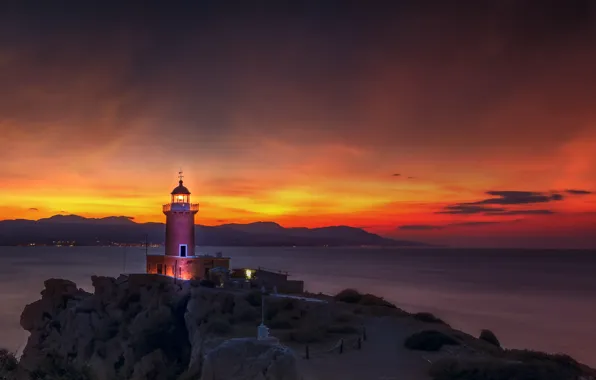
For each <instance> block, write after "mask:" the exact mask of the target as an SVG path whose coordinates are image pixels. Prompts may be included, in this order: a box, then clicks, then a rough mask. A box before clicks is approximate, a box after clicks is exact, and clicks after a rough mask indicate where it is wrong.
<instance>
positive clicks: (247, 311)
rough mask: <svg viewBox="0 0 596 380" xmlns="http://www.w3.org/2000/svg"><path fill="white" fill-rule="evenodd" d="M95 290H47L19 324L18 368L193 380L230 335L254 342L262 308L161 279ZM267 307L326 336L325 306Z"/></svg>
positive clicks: (98, 281)
mask: <svg viewBox="0 0 596 380" xmlns="http://www.w3.org/2000/svg"><path fill="white" fill-rule="evenodd" d="M92 284H93V287H94V293H93V294H90V293H86V292H84V291H82V290H80V289H78V288H77V286H76V284H75V283H73V282H71V281H66V280H57V279H51V280H48V281H46V282H45V289H44V291H43V292H42V298H41V299H40V300H38V301H36V302H34V303H32V304H30V305H28V306H27V307H26V308H25V310H24V311H23V313H22V316H21V325H22V326H23V328H24V329H26V330H27V331H29V332H30V336H29V340H28V342H27V346H26V347H25V349H24V351H23V355H22V358H21V364H22V368H24V369H25V370H27V371H32V370H33V369H35V368H36V367H38V366H39V365H40V363H42V362H43V361H44V360H45V358H47V356H48V354H50V353H51V354H52V355H56V357H60V358H64V361H65V363H66V364H68V365H70V366H72V367H73V368H75V369H76V368H79V369H81V368H84V367H86V366H88V367H89V369H90V370H91V372H93V373H94V377H95V379H97V380H113V379H130V378H131V377H133V376H136V377H137V378H142V377H143V376H145V377H151V376H153V373H154V372H155V371H158V369H160V368H165V369H167V372H164V373H161V375H160V380H161V379H163V380H170V379H178V378H180V376H181V375H183V376H184V378H185V379H196V378H198V376H199V375H200V374H201V372H202V370H203V360H204V358H205V355H206V354H207V355H209V353H210V352H211V350H213V349H214V348H216V347H218V346H219V345H220V344H221V343H222V341H224V340H225V339H226V338H227V337H229V336H230V335H233V334H236V333H238V332H241V333H242V334H247V333H248V332H249V331H250V335H252V336H254V335H256V322H257V321H258V320H259V319H260V318H259V317H260V315H261V306H260V304H259V305H253V304H251V303H250V302H249V301H248V300H247V293H246V292H235V291H229V290H222V289H211V288H205V287H197V286H191V284H190V283H189V282H179V281H176V280H174V279H172V278H168V277H165V276H157V275H146V274H139V275H129V276H120V277H118V278H117V279H114V278H110V277H101V276H93V277H92ZM265 304H266V310H267V312H268V313H277V314H278V316H277V317H276V318H281V319H282V320H283V319H291V320H292V323H293V324H295V326H296V327H297V328H299V329H300V331H304V332H305V334H306V333H308V334H311V335H312V334H315V335H317V334H319V333H321V334H323V335H324V334H325V329H324V328H323V327H325V325H326V324H328V323H329V321H331V314H330V311H329V305H327V304H324V303H320V304H315V303H308V302H299V301H289V300H287V299H285V300H284V299H281V298H276V297H266V298H265ZM253 334H254V335H253ZM276 347H277V346H276ZM280 350H281V349H280V348H279V347H277V348H270V349H268V350H265V352H266V353H267V354H266V355H265V358H268V357H269V356H271V357H272V358H273V357H275V358H277V356H276V355H277V354H275V355H274V353H279V352H282V351H283V350H282V351H280ZM214 355H215V354H214ZM246 355H249V354H248V353H247V354H246ZM267 355H269V356H267ZM280 358H281V357H280ZM250 360H252V361H254V360H253V359H250ZM280 360H281V359H280ZM284 360H289V359H287V358H286V359H284ZM271 361H272V363H271V365H268V366H267V368H269V369H268V371H269V373H270V374H274V373H276V372H275V371H276V368H277V366H279V365H281V364H280V363H281V362H279V361H278V360H277V359H275V360H273V359H271ZM160 371H161V370H160ZM271 376H273V375H271ZM270 378H271V379H273V378H276V377H270ZM282 378H283V377H282ZM284 379H285V378H284Z"/></svg>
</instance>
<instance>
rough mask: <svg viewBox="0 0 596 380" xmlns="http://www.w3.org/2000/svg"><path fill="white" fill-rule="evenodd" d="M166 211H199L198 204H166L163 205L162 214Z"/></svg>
mask: <svg viewBox="0 0 596 380" xmlns="http://www.w3.org/2000/svg"><path fill="white" fill-rule="evenodd" d="M168 211H199V204H198V203H168V204H165V205H163V212H168Z"/></svg>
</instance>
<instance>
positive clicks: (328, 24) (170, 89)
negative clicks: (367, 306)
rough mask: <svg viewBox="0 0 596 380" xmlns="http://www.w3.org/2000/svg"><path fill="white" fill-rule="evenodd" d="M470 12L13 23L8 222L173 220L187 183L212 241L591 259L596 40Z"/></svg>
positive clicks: (0, 141) (595, 228)
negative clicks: (408, 246)
mask: <svg viewBox="0 0 596 380" xmlns="http://www.w3.org/2000/svg"><path fill="white" fill-rule="evenodd" d="M81 7H84V6H81ZM477 7H478V9H475V8H474V9H473V12H472V11H470V12H469V14H468V13H464V14H460V13H458V12H455V11H454V10H453V9H451V8H450V7H448V6H441V5H437V6H436V7H435V8H433V9H432V10H430V9H426V8H424V7H418V6H411V7H405V8H404V9H401V8H400V7H397V6H396V7H393V6H390V5H387V9H384V11H383V12H378V10H379V9H378V8H376V9H372V7H371V8H370V9H369V8H365V7H362V8H358V9H356V8H353V7H349V6H346V7H345V8H341V9H336V10H334V12H331V13H329V12H328V9H327V10H326V8H325V7H323V6H321V5H313V6H312V7H308V6H305V7H304V9H301V10H298V9H296V10H295V14H294V13H292V14H291V15H290V14H288V13H286V12H283V11H281V10H279V9H276V8H274V7H273V8H271V9H268V10H267V11H264V12H263V14H260V13H258V12H257V14H253V13H252V12H251V11H249V10H242V11H240V10H239V11H237V12H231V11H229V10H228V9H226V8H225V7H223V6H221V9H220V8H219V7H218V6H214V7H213V9H211V11H212V12H213V13H208V14H205V13H203V11H204V9H202V8H201V7H200V6H197V7H196V8H194V7H193V8H192V9H190V8H189V9H185V10H184V11H182V10H174V9H172V10H171V12H172V14H166V15H164V14H163V12H162V11H161V10H160V9H157V8H152V7H149V6H148V7H147V9H146V10H144V13H143V14H144V16H143V17H138V16H137V13H136V12H130V17H129V19H127V20H126V22H125V23H123V24H117V26H115V27H114V28H111V27H108V26H109V25H112V24H111V23H109V22H95V21H96V20H95V19H94V18H93V17H96V16H93V15H92V14H91V13H88V12H87V13H86V12H80V14H79V11H80V9H78V8H77V9H72V10H70V12H71V13H69V12H65V13H64V14H55V15H54V16H53V18H47V19H46V18H43V20H44V22H38V21H40V19H39V17H41V16H40V15H44V14H47V13H44V12H47V10H46V11H44V9H35V10H29V9H27V10H23V11H22V12H20V13H19V14H18V15H17V16H18V19H19V20H20V21H22V22H21V23H14V22H7V23H4V24H3V25H6V28H7V29H9V31H10V32H11V33H12V34H11V35H14V36H18V38H17V37H15V40H14V41H13V42H12V43H9V44H6V46H4V47H3V49H2V50H0V73H2V74H1V75H2V78H3V86H2V88H1V89H0V100H1V102H0V115H2V118H0V147H1V149H0V162H1V164H0V183H1V186H0V220H3V219H17V218H25V219H40V218H44V217H49V216H52V215H55V214H60V213H67V214H76V215H81V216H86V217H106V216H130V217H134V220H135V221H138V222H150V221H151V222H163V220H164V219H163V214H162V213H161V206H162V204H164V203H167V202H168V201H169V193H170V191H171V190H172V188H173V187H175V186H176V183H177V178H176V173H177V172H178V170H179V168H180V167H182V168H183V170H184V173H185V178H184V181H185V184H186V185H187V186H188V188H189V189H190V191H191V192H192V201H193V202H197V203H200V204H201V209H200V211H199V214H198V216H197V223H200V224H206V225H215V224H221V223H232V222H240V223H249V222H255V221H273V222H277V223H279V224H281V225H283V226H286V227H294V226H305V227H316V226H326V225H350V226H355V227H361V228H364V229H366V230H368V231H371V232H375V233H379V234H382V235H384V236H389V237H394V238H409V239H415V240H421V241H433V242H434V241H438V242H441V241H446V240H452V239H454V238H455V237H457V238H458V239H460V240H458V241H462V240H461V239H466V238H470V239H484V241H486V242H487V243H486V244H487V245H491V244H493V243H495V244H496V243H498V242H499V240H502V239H504V238H508V237H511V238H515V237H519V238H520V239H521V238H522V237H524V236H527V237H539V236H548V237H553V236H556V237H561V238H565V239H567V240H568V241H570V242H574V241H576V240H577V241H580V240H581V241H586V242H589V240H590V236H593V234H594V233H596V194H595V192H596V170H594V168H596V150H595V149H594V146H596V110H595V109H594V107H593V104H592V103H593V101H592V100H593V99H594V98H595V96H596V93H595V91H596V87H594V86H593V83H591V82H590V81H589V80H586V78H590V77H591V76H592V75H593V73H592V71H593V67H595V66H596V51H594V49H593V48H591V47H592V46H594V42H596V41H594V36H595V35H596V33H591V32H592V31H593V28H594V26H593V25H592V24H590V23H589V20H587V19H584V18H583V16H577V17H576V18H577V19H574V22H569V20H567V19H559V17H563V16H562V15H563V13H561V14H559V13H556V14H551V13H549V12H550V11H549V10H548V9H547V8H548V7H545V8H544V9H539V10H536V11H535V12H533V13H532V14H533V17H532V19H531V20H529V19H527V17H526V16H524V15H527V14H528V13H527V12H526V11H527V9H525V8H524V7H523V6H522V5H516V4H513V3H512V4H509V5H499V6H497V5H494V6H493V5H478V6H477ZM493 7H497V8H498V9H493ZM40 8H43V7H40ZM114 14H119V13H114ZM73 15H76V17H73ZM170 16H171V17H170ZM15 17H16V16H15ZM97 17H99V16H97ZM106 17H107V16H106ZM200 17H204V18H205V19H204V22H201V23H197V22H196V19H197V18H200ZM518 19H519V20H521V21H519V23H518V22H517V21H516V22H513V21H512V22H509V21H508V20H518ZM504 21H507V22H504ZM80 22H84V24H80ZM453 22H455V23H457V25H459V28H457V29H453V28H448V27H446V26H448V25H450V24H449V23H453ZM24 25H26V26H27V27H24ZM81 25H85V27H84V28H81ZM305 25H310V27H308V28H306V27H305ZM529 27H531V28H533V30H535V31H537V33H536V34H528V33H527V30H528V29H527V28H529ZM271 30H277V33H271ZM562 30H564V31H565V33H561V31H562ZM156 31H159V32H156ZM75 32H76V33H75ZM538 32H539V33H538ZM172 41H176V43H171V42H172ZM569 190H575V191H569ZM523 191H525V192H532V193H533V194H534V195H525V196H524V195H523V194H521V195H520V194H519V193H516V192H523ZM489 192H490V193H489ZM495 192H506V193H504V194H505V195H504V196H499V195H491V194H496V193H495ZM554 194H559V195H560V197H558V196H554V197H553V195H554ZM495 198H497V199H496V200H495ZM498 198H503V199H498ZM491 199H492V200H491ZM470 206H474V207H470ZM477 206H483V207H489V208H493V209H488V210H486V209H483V208H478V207H477ZM496 208H500V209H501V210H496ZM478 241H480V240H478Z"/></svg>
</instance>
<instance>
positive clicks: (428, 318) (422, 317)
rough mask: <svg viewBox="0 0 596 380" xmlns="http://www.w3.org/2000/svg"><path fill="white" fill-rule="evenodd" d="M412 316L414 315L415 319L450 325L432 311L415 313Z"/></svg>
mask: <svg viewBox="0 0 596 380" xmlns="http://www.w3.org/2000/svg"><path fill="white" fill-rule="evenodd" d="M412 316H413V317H414V319H416V320H418V321H421V322H426V323H439V324H442V325H445V326H449V325H448V324H447V322H445V321H444V320H442V319H441V318H438V317H436V316H435V315H434V314H431V313H415V314H413V315H412Z"/></svg>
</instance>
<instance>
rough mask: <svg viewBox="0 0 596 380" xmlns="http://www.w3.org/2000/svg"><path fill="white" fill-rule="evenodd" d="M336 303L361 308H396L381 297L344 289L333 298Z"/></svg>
mask: <svg viewBox="0 0 596 380" xmlns="http://www.w3.org/2000/svg"><path fill="white" fill-rule="evenodd" d="M334 299H335V300H336V301H340V302H345V303H351V304H358V305H362V306H384V307H388V308H392V309H396V306H395V305H394V304H392V303H390V302H388V301H386V300H385V299H383V298H382V297H377V296H375V295H374V294H368V293H367V294H361V293H360V292H358V291H357V290H355V289H344V290H342V291H341V292H339V293H337V294H336V295H335V297H334Z"/></svg>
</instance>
